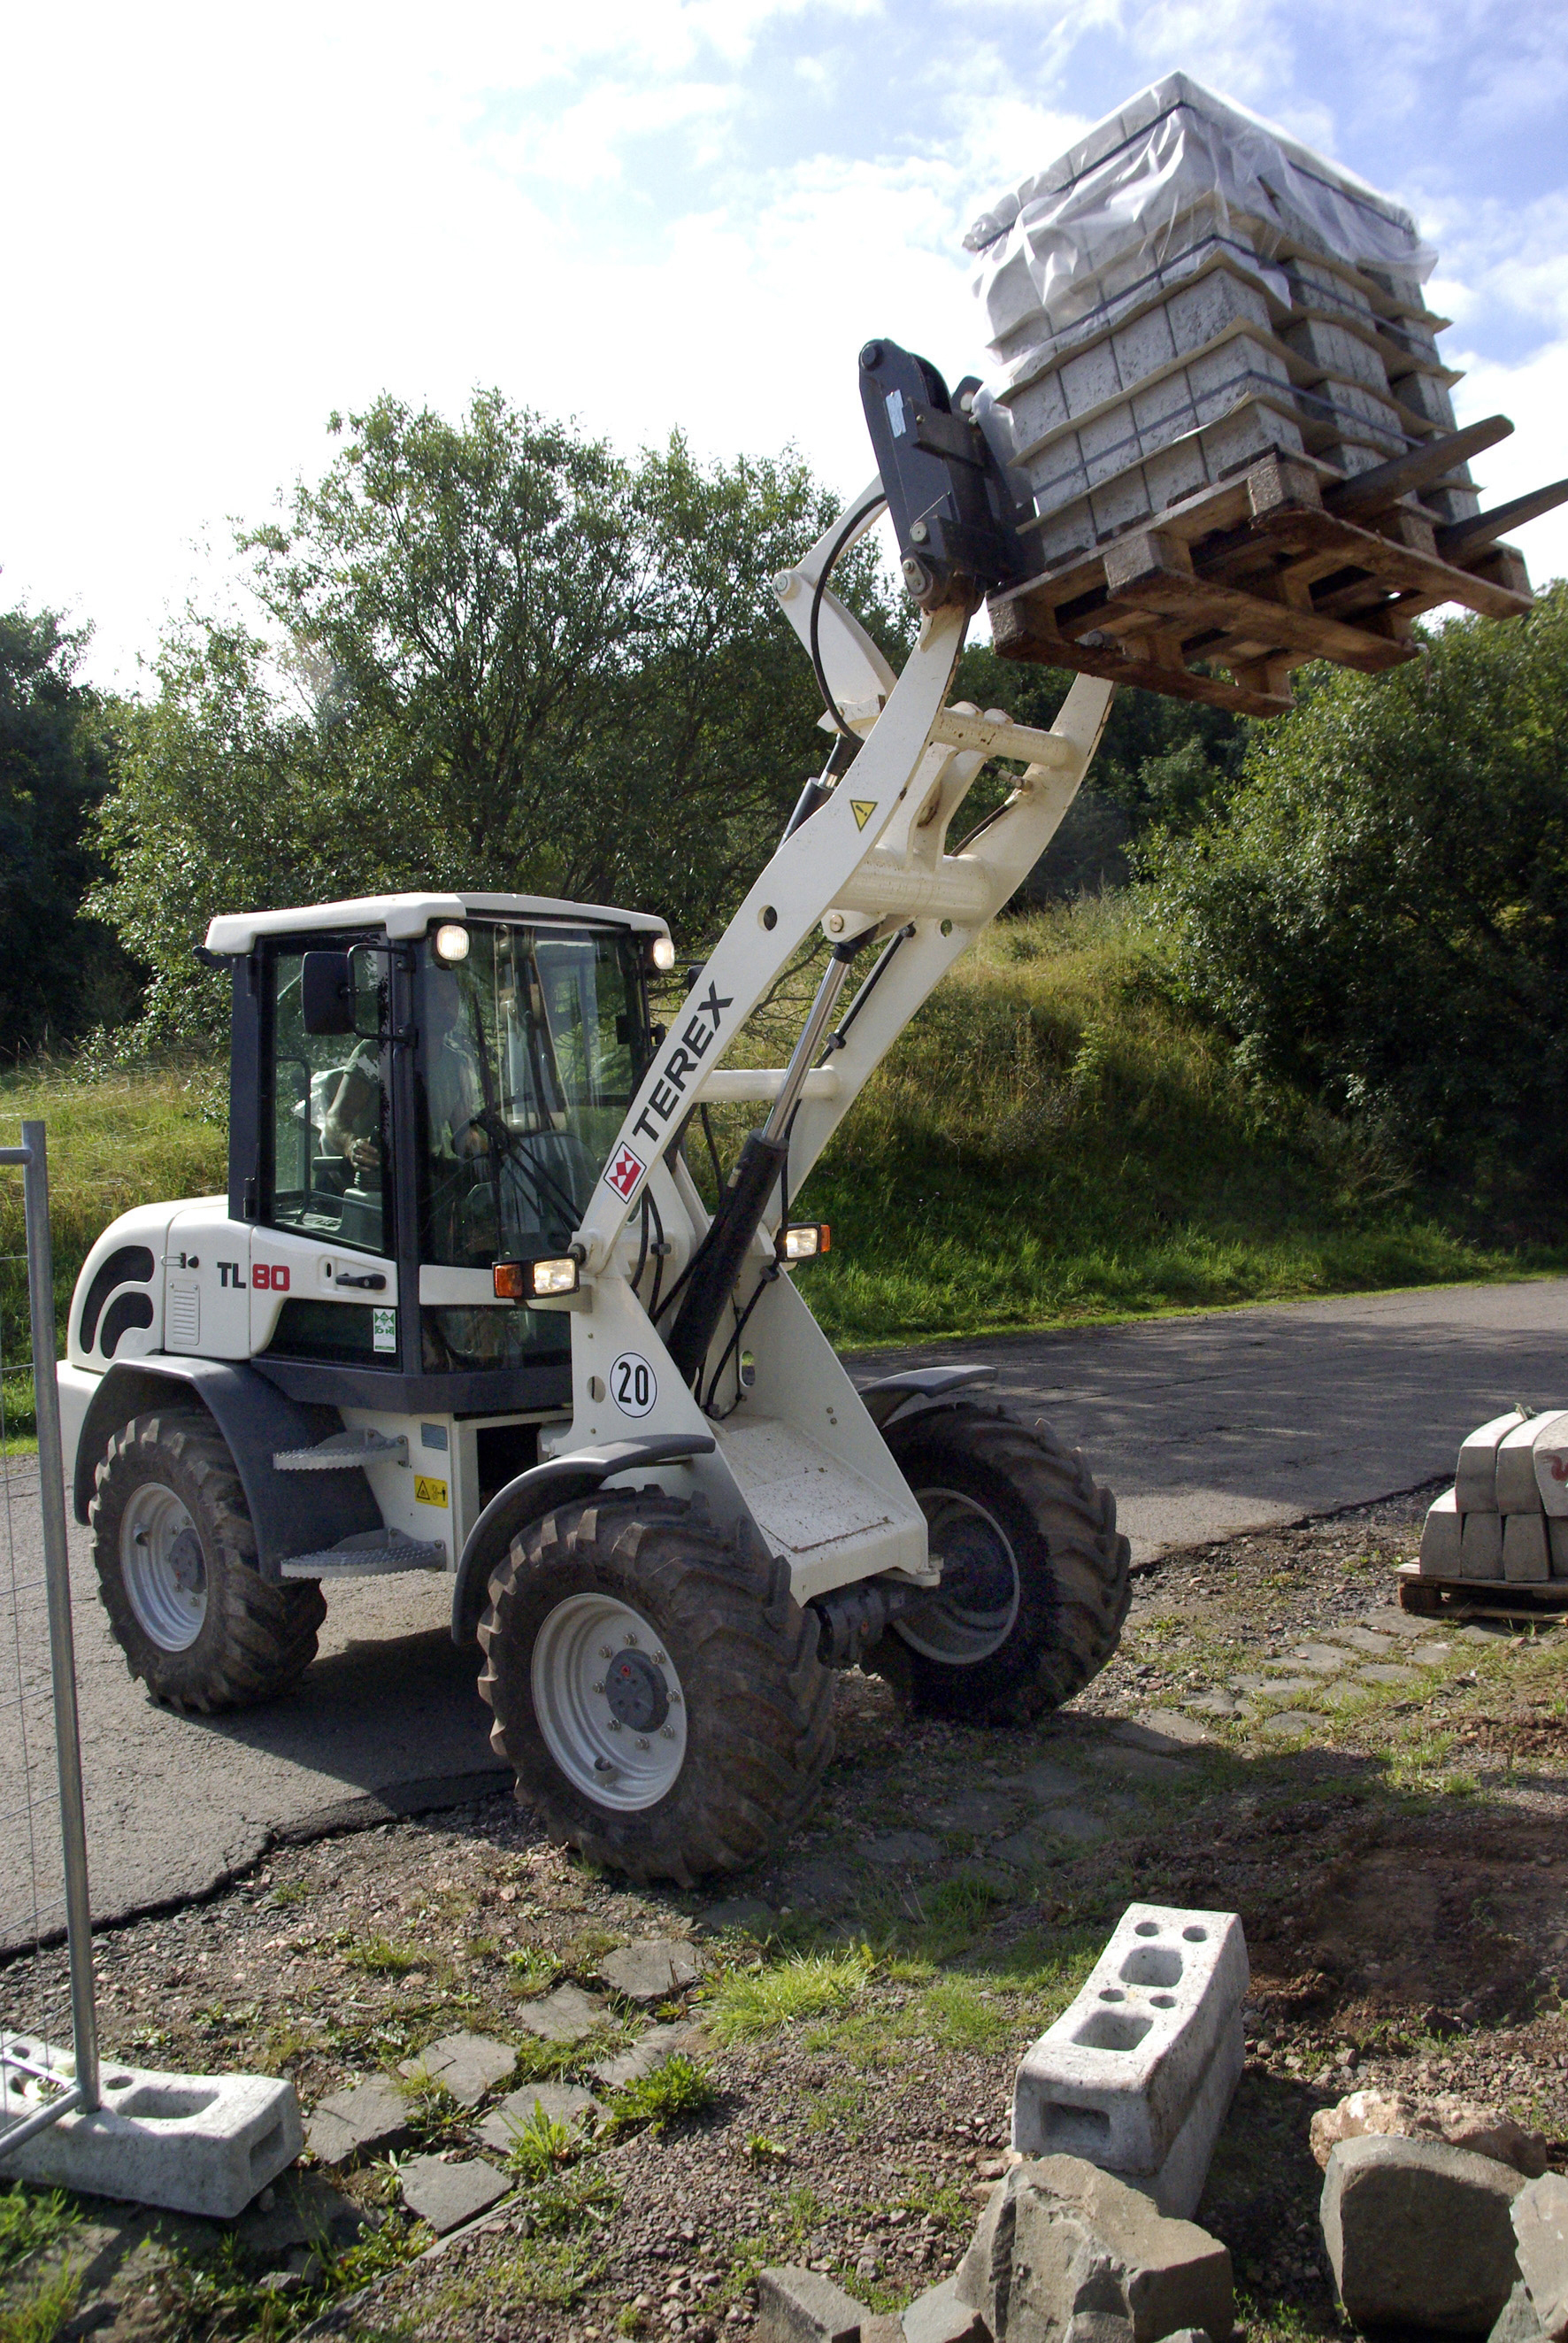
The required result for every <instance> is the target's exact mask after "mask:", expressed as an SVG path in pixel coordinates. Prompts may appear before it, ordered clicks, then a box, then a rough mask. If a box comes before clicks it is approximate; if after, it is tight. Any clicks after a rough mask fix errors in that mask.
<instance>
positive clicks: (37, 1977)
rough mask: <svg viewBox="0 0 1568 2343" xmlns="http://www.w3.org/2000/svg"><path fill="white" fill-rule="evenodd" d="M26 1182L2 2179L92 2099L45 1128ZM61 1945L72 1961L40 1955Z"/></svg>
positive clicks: (2, 2025) (12, 1313) (4, 1395)
mask: <svg viewBox="0 0 1568 2343" xmlns="http://www.w3.org/2000/svg"><path fill="white" fill-rule="evenodd" d="M17 1178H20V1179H21V1180H22V1182H24V1184H25V1229H26V1250H25V1253H24V1254H22V1255H21V1256H7V1257H6V1258H5V1259H4V1260H3V1261H0V1963H3V1964H4V1966H0V2177H3V2176H4V2172H5V2157H6V2156H7V2155H8V2154H9V2153H10V2151H11V2150H12V2149H14V2148H15V2147H18V2146H19V2145H20V2144H21V2142H22V2141H23V2139H24V2138H26V2137H31V2135H32V2134H33V2132H35V2131H36V2130H40V2129H42V2128H43V2127H45V2125H47V2124H49V2123H51V2122H53V2121H54V2120H55V2119H56V2118H57V2117H59V2116H61V2115H63V2114H65V2112H66V2111H67V2110H68V2109H70V2108H71V2107H78V2106H80V2107H95V2106H96V2104H97V2046H96V2033H95V2022H94V2010H93V1975H92V1936H91V1921H90V1917H89V1911H88V1903H87V1869H86V1846H85V1832H84V1827H83V1816H82V1779H81V1756H80V1750H79V1745H78V1737H77V1725H76V1688H75V1654H74V1651H73V1647H72V1637H71V1605H70V1581H69V1563H68V1555H67V1551H66V1543H65V1490H64V1483H63V1480H62V1474H61V1454H60V1416H59V1395H58V1392H57V1390H56V1387H55V1314H54V1293H53V1272H52V1262H51V1248H50V1242H49V1202H48V1195H49V1192H48V1164H47V1155H46V1150H45V1131H44V1125H43V1124H42V1123H41V1122H26V1123H24V1124H23V1126H22V1143H21V1145H20V1146H19V1147H16V1146H3V1145H0V1179H7V1180H13V1179H17ZM18 1418H20V1420H21V1422H22V1423H35V1425H36V1441H35V1442H34V1441H33V1440H32V1439H30V1438H28V1437H26V1436H25V1434H22V1433H17V1432H16V1431H15V1430H14V1428H13V1427H14V1425H15V1423H16V1422H17V1420H18ZM62 1936H64V1938H65V1944H66V1947H67V1958H66V1960H65V1963H64V1964H62V1963H61V1962H60V1961H59V1960H58V1959H44V1958H40V1957H39V1956H40V1955H41V1954H42V1953H43V1951H44V1948H45V1946H51V1945H57V1944H58V1943H59V1942H60V1940H61V1937H62Z"/></svg>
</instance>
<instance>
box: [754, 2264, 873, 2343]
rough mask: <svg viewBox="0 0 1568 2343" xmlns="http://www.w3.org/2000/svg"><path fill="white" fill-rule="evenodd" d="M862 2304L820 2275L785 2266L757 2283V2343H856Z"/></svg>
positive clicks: (761, 2273) (760, 2277)
mask: <svg viewBox="0 0 1568 2343" xmlns="http://www.w3.org/2000/svg"><path fill="white" fill-rule="evenodd" d="M868 2316H869V2314H868V2312H867V2309H866V2306H865V2304H864V2303H863V2302H857V2301H856V2300H855V2298H854V2297H853V2295H849V2294H846V2293H845V2292H844V2289H843V2288H842V2287H841V2286H835V2285H834V2283H833V2281H832V2279H831V2278H824V2277H823V2276H822V2274H821V2272H820V2271H819V2270H809V2269H801V2268H799V2265H798V2264H796V2263H794V2262H784V2263H781V2264H779V2266H778V2267H777V2268H771V2269H765V2270H759V2272H758V2277H757V2343H859V2335H860V2321H861V2319H862V2318H866V2317H868Z"/></svg>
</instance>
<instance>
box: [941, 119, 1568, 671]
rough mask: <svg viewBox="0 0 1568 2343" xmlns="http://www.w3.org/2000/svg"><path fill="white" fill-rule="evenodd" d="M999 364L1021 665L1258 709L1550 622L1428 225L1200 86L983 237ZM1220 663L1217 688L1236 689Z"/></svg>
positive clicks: (1023, 193)
mask: <svg viewBox="0 0 1568 2343" xmlns="http://www.w3.org/2000/svg"><path fill="white" fill-rule="evenodd" d="M966 241H967V242H968V244H969V246H970V249H971V250H973V251H974V252H975V253H976V254H977V255H978V260H979V266H978V269H977V274H976V279H975V289H976V291H977V293H978V295H979V296H980V299H981V301H982V303H983V305H984V307H985V309H986V314H987V322H988V332H989V338H990V347H991V351H992V354H993V357H994V359H995V367H994V370H993V374H992V377H991V379H990V382H989V383H987V384H984V385H982V386H981V387H980V389H979V390H978V391H977V392H976V393H975V394H974V395H973V398H972V405H971V411H972V413H973V415H974V417H975V419H976V420H977V421H978V422H979V423H980V427H981V428H982V429H983V430H984V431H985V433H986V435H987V437H988V438H989V440H990V444H991V446H992V447H993V448H994V450H995V451H996V453H997V454H998V456H999V457H1000V458H1001V459H1002V461H1003V462H1004V464H1006V465H1007V466H1008V467H1009V468H1010V473H1011V477H1012V479H1013V482H1014V488H1015V494H1016V495H1017V497H1018V499H1019V503H1020V509H1022V510H1024V511H1025V512H1026V513H1028V515H1029V516H1030V517H1029V518H1027V519H1026V520H1025V522H1024V524H1023V529H1024V535H1025V540H1026V543H1028V544H1029V545H1030V548H1031V549H1032V552H1033V554H1034V555H1035V556H1036V557H1037V558H1038V562H1039V571H1038V574H1037V575H1035V576H1032V577H1031V578H1029V579H1027V580H1026V581H1025V582H1024V583H1022V584H1020V585H1019V586H1016V587H1014V588H1011V589H1010V591H1008V592H1007V593H1004V594H1001V595H999V596H997V597H995V598H993V600H992V602H991V606H990V615H991V625H992V631H993V636H994V639H995V641H996V647H997V649H998V650H999V651H1000V652H1001V653H1002V654H1003V655H1004V656H1006V657H1009V658H1014V659H1040V660H1043V661H1046V662H1047V663H1049V664H1052V665H1057V666H1061V667H1067V668H1077V669H1082V670H1084V671H1087V672H1088V673H1090V674H1094V675H1104V676H1108V677H1111V679H1114V680H1118V681H1124V682H1132V683H1140V684H1143V685H1146V686H1148V687H1149V688H1151V689H1155V690H1160V691H1164V692H1168V693H1173V694H1175V695H1176V696H1178V697H1180V698H1185V699H1203V700H1207V701H1210V702H1211V703H1213V704H1215V705H1219V706H1224V707H1231V708H1234V709H1241V710H1243V711H1244V712H1246V713H1249V714H1253V715H1262V716H1268V715H1277V714H1279V713H1280V712H1282V710H1283V709H1286V708H1288V707H1289V706H1290V705H1291V688H1290V681H1289V678H1290V674H1291V671H1292V669H1293V668H1295V667H1298V666H1300V665H1301V664H1302V662H1303V661H1304V660H1306V659H1316V658H1323V659H1333V660H1336V661H1337V662H1339V663H1340V664H1342V665H1345V666H1350V667H1358V668H1361V669H1365V670H1367V671H1376V670H1378V669H1382V668H1386V667H1390V666H1393V665H1396V664H1398V663H1399V662H1400V661H1402V660H1403V659H1411V658H1413V657H1414V656H1415V655H1416V646H1415V645H1414V644H1413V642H1412V639H1411V622H1412V619H1413V618H1415V617H1416V616H1418V615H1419V614H1420V612H1422V611H1423V610H1429V609H1432V608H1435V607H1437V606H1438V605H1440V604H1442V603H1448V602H1458V603H1461V604H1462V605H1464V606H1465V607H1467V608H1471V609H1473V610H1477V611H1480V612H1482V613H1483V615H1485V616H1487V617H1491V618H1511V617H1514V616H1517V615H1519V614H1520V613H1521V612H1523V611H1524V610H1526V609H1528V608H1529V607H1530V602H1531V595H1530V584H1529V578H1528V575H1527V573H1526V571H1525V568H1524V564H1523V560H1522V558H1521V557H1520V556H1519V554H1518V553H1517V552H1516V551H1515V550H1514V549H1513V548H1512V547H1508V546H1503V545H1501V544H1500V543H1499V542H1498V540H1499V538H1501V536H1502V534H1503V530H1504V528H1511V527H1515V526H1520V525H1522V524H1523V522H1524V521H1525V520H1527V519H1530V518H1533V517H1534V516H1535V515H1536V514H1537V513H1539V512H1544V511H1547V510H1549V509H1550V508H1551V507H1552V506H1553V504H1556V503H1559V502H1561V501H1563V499H1564V498H1568V482H1559V483H1558V484H1556V486H1555V487H1554V488H1547V489H1543V490H1540V491H1538V492H1537V493H1536V494H1535V495H1534V496H1533V497H1530V498H1520V499H1516V500H1515V501H1514V502H1513V503H1512V504H1510V505H1508V506H1505V507H1503V508H1500V509H1499V510H1497V511H1494V512H1493V513H1491V514H1489V515H1483V514H1481V513H1480V511H1479V508H1478V500H1477V498H1476V494H1475V490H1474V486H1473V482H1472V480H1471V477H1470V472H1469V469H1468V459H1469V458H1470V457H1471V456H1472V455H1474V454H1477V453H1479V452H1480V451H1481V449H1482V448H1483V447H1489V446H1492V445H1493V444H1494V443H1495V442H1496V440H1498V439H1500V438H1502V437H1505V436H1506V434H1507V433H1508V432H1509V431H1510V430H1511V429H1512V426H1511V425H1510V424H1509V423H1507V421H1506V420H1505V419H1504V418H1503V417H1501V416H1499V417H1493V418H1492V419H1491V420H1490V421H1489V422H1487V423H1484V424H1477V425H1473V426H1472V427H1470V428H1469V429H1468V430H1466V431H1459V430H1457V429H1456V428H1455V423H1454V414H1453V407H1452V400H1451V398H1450V396H1449V393H1450V390H1451V388H1452V385H1453V384H1454V383H1455V382H1456V381H1457V380H1458V379H1459V377H1458V376H1457V375H1456V374H1455V373H1454V372H1453V371H1452V368H1450V367H1446V366H1445V365H1444V363H1443V361H1442V357H1441V356H1440V355H1439V352H1438V347H1437V341H1436V337H1437V335H1438V333H1439V332H1440V331H1441V330H1442V327H1443V326H1444V324H1445V323H1446V322H1447V321H1446V320H1445V319H1443V318H1442V317H1435V316H1434V315H1433V314H1432V312H1431V311H1430V310H1429V309H1428V308H1427V307H1426V305H1425V301H1424V298H1423V296H1422V283H1423V281H1424V279H1425V278H1426V277H1427V276H1428V274H1429V273H1430V271H1431V268H1432V265H1433V262H1434V259H1435V255H1434V254H1433V252H1432V249H1431V247H1430V246H1427V245H1424V244H1423V243H1422V240H1421V237H1420V236H1419V234H1418V232H1417V229H1416V226H1415V223H1414V221H1413V220H1412V217H1411V216H1410V214H1409V213H1408V212H1406V211H1404V210H1402V208H1401V207H1400V206H1398V205H1397V204H1394V203H1392V202H1390V201H1389V200H1388V199H1387V198H1386V197H1385V196H1379V195H1377V194H1375V193H1374V192H1373V191H1372V189H1371V188H1370V187H1367V186H1363V185H1362V182H1361V181H1360V180H1358V179H1355V178H1353V177H1352V176H1350V175H1349V174H1348V173H1346V172H1344V171H1342V170H1341V169H1339V168H1338V167H1337V166H1334V165H1332V164H1331V163H1328V162H1325V161H1324V160H1323V158H1322V156H1317V155H1314V154H1312V152H1311V151H1310V150H1309V149H1308V148H1306V147H1304V146H1299V145H1298V144H1297V143H1296V142H1295V141H1294V140H1292V139H1291V138H1288V137H1287V136H1285V135H1284V133H1283V132H1281V131H1276V130H1273V129H1271V128H1270V127H1269V126H1267V125H1266V124H1264V123H1262V122H1260V121H1259V120H1258V119H1257V118H1256V117H1255V116H1252V115H1251V114H1248V113H1246V112H1245V111H1244V110H1243V109H1241V107H1238V106H1234V105H1231V103H1229V102H1228V101H1227V100H1225V99H1222V98H1219V97H1216V96H1213V95H1212V94H1211V92H1210V91H1208V90H1206V89H1203V88H1202V87H1201V86H1200V85H1199V84H1198V83H1196V82H1194V81H1192V80H1191V79H1190V78H1189V77H1188V76H1187V75H1185V74H1172V75H1168V76H1167V77H1166V79H1164V80H1163V81H1161V82H1157V83H1156V84H1155V85H1153V87H1152V88H1151V89H1147V90H1145V91H1143V92H1142V93H1141V96H1138V97H1136V98H1134V99H1133V100H1131V103H1130V104H1129V105H1127V106H1123V107H1122V108H1121V111H1120V112H1119V113H1117V114H1115V115H1113V116H1110V117H1109V118H1108V119H1107V120H1106V121H1104V122H1102V123H1101V124H1100V125H1099V126H1097V127H1096V128H1095V129H1094V130H1092V131H1091V132H1090V133H1089V134H1088V136H1086V137H1084V138H1082V139H1081V140H1080V141H1079V142H1078V144H1077V145H1076V146H1073V147H1071V148H1070V150H1069V151H1068V153H1067V154H1065V155H1064V156H1060V159H1059V160H1058V161H1056V162H1055V163H1053V164H1050V166H1047V168H1046V169H1044V170H1043V171H1040V172H1037V173H1035V174H1034V175H1033V176H1031V177H1030V178H1029V179H1026V180H1025V181H1024V182H1023V183H1022V185H1021V186H1019V187H1017V188H1016V189H1015V190H1014V191H1013V192H1011V193H1010V195H1008V196H1006V197H1004V198H1003V199H1002V200H1001V201H1000V203H998V204H996V205H995V206H993V207H992V209H991V210H990V212H988V213H987V214H986V215H985V216H983V217H982V218H981V219H980V220H979V221H977V222H976V224H975V226H974V227H973V228H972V229H971V230H970V235H969V236H968V238H967V239H966ZM1215 668H1218V669H1223V670H1225V672H1224V673H1223V674H1216V673H1214V672H1212V671H1211V670H1212V669H1215Z"/></svg>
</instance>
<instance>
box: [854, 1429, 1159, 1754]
mask: <svg viewBox="0 0 1568 2343" xmlns="http://www.w3.org/2000/svg"><path fill="white" fill-rule="evenodd" d="M885 1436H886V1439H887V1443H888V1446H889V1447H890V1450H891V1451H892V1453H893V1457H894V1459H895V1461H896V1463H898V1466H899V1469H900V1472H901V1473H903V1475H904V1478H905V1479H906V1480H907V1481H908V1483H909V1484H910V1488H911V1489H912V1490H913V1491H914V1493H915V1495H916V1497H917V1498H918V1499H919V1501H920V1509H921V1511H922V1512H923V1513H924V1514H925V1516H926V1521H927V1524H928V1527H929V1531H930V1542H931V1551H932V1552H933V1553H934V1554H941V1555H942V1557H943V1562H944V1565H945V1566H944V1571H943V1583H942V1586H941V1590H940V1593H938V1594H935V1595H934V1596H932V1598H931V1599H930V1602H928V1603H922V1604H920V1605H918V1606H917V1607H916V1608H914V1609H912V1610H910V1611H906V1612H904V1613H902V1614H900V1616H899V1617H898V1618H897V1619H895V1620H894V1622H893V1624H892V1626H891V1628H890V1630H889V1632H888V1634H886V1635H885V1636H884V1637H883V1639H882V1641H881V1643H880V1644H879V1645H878V1646H877V1647H876V1648H875V1650H874V1651H873V1652H871V1653H870V1654H868V1657H867V1662H866V1664H867V1666H868V1667H869V1668H871V1669H873V1670H875V1671H876V1672H877V1673H878V1674H882V1675H885V1676H886V1677H888V1678H889V1680H890V1682H891V1683H892V1684H894V1686H895V1688H896V1689H898V1690H900V1691H901V1692H902V1694H904V1696H905V1697H906V1698H907V1699H908V1700H909V1702H910V1704H911V1705H912V1706H913V1707H914V1709H915V1710H916V1711H917V1713H919V1714H921V1715H928V1716H945V1717H949V1718H951V1719H952V1720H953V1721H954V1722H961V1723H964V1724H970V1725H1001V1724H1012V1723H1016V1722H1020V1721H1021V1720H1023V1719H1025V1718H1027V1717H1030V1716H1031V1715H1039V1713H1040V1711H1041V1710H1043V1709H1048V1708H1060V1705H1061V1704H1062V1703H1063V1702H1064V1701H1068V1700H1070V1699H1071V1698H1072V1695H1073V1694H1074V1693H1076V1692H1080V1691H1081V1689H1082V1687H1083V1686H1084V1685H1085V1684H1087V1683H1088V1682H1089V1680H1090V1678H1091V1676H1093V1675H1096V1674H1099V1672H1100V1670H1101V1668H1102V1667H1103V1666H1104V1665H1105V1663H1106V1661H1107V1660H1108V1659H1109V1658H1110V1657H1111V1654H1112V1653H1113V1652H1114V1651H1115V1649H1116V1645H1117V1643H1118V1640H1119V1638H1120V1636H1121V1623H1122V1621H1123V1619H1125V1617H1126V1616H1127V1606H1128V1603H1129V1601H1130V1599H1131V1586H1130V1582H1129V1577H1128V1564H1129V1560H1130V1553H1129V1548H1128V1544H1127V1540H1126V1539H1125V1538H1124V1537H1122V1536H1121V1535H1119V1534H1118V1532H1117V1528H1116V1500H1115V1498H1114V1497H1113V1496H1112V1495H1111V1492H1110V1490H1109V1489H1106V1488H1101V1486H1100V1485H1099V1484H1098V1483H1096V1482H1095V1481H1094V1479H1093V1478H1092V1477H1091V1473H1090V1471H1089V1468H1088V1466H1087V1465H1086V1464H1085V1463H1084V1462H1083V1459H1082V1457H1081V1455H1079V1454H1077V1453H1075V1452H1073V1451H1072V1450H1070V1449H1067V1448H1064V1447H1063V1446H1062V1444H1061V1443H1060V1441H1059V1440H1058V1439H1057V1438H1056V1437H1055V1436H1054V1434H1053V1433H1050V1431H1048V1430H1047V1429H1046V1427H1045V1425H1044V1424H1036V1425H1034V1426H1032V1427H1031V1426H1030V1425H1028V1424H1025V1423H1020V1422H1019V1421H1018V1419H1017V1418H1016V1417H1015V1416H1013V1415H1011V1414H1010V1413H1009V1412H1008V1410H1007V1409H1006V1408H1004V1407H1001V1406H999V1405H996V1404H994V1403H993V1404H990V1405H987V1404H985V1403H980V1402H970V1403H964V1404H962V1405H960V1406H956V1407H947V1408H938V1409H931V1410H930V1411H929V1412H927V1413H921V1414H919V1415H916V1416H914V1417H912V1418H911V1419H910V1421H909V1422H908V1423H902V1424H899V1423H895V1424H893V1425H891V1426H890V1428H889V1430H888V1432H887V1433H886V1435H885Z"/></svg>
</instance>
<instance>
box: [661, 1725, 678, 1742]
mask: <svg viewBox="0 0 1568 2343" xmlns="http://www.w3.org/2000/svg"><path fill="white" fill-rule="evenodd" d="M663 1738H664V1739H665V1740H666V1741H673V1740H674V1738H675V1727H674V1725H666V1726H665V1728H664V1734H663Z"/></svg>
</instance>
